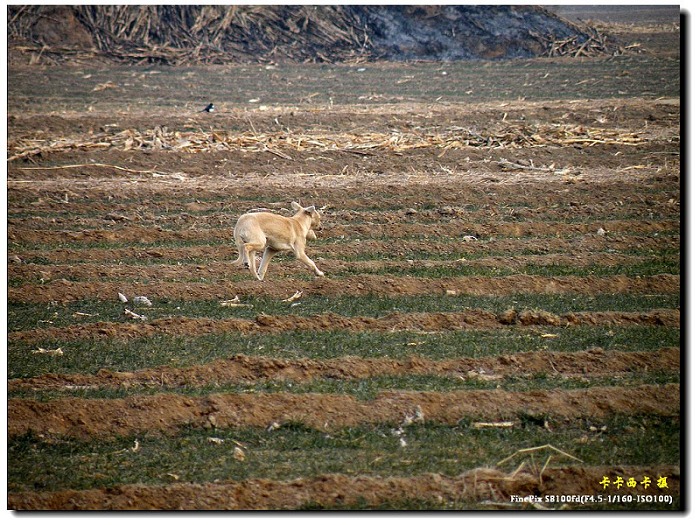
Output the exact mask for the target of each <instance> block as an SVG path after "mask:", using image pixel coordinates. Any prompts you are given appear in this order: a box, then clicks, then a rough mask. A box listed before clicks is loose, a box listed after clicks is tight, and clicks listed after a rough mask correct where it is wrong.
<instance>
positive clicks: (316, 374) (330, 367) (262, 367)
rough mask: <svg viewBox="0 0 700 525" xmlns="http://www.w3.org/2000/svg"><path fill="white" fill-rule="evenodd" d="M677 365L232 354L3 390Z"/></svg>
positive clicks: (567, 358) (587, 356) (605, 359)
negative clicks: (205, 361)
mask: <svg viewBox="0 0 700 525" xmlns="http://www.w3.org/2000/svg"><path fill="white" fill-rule="evenodd" d="M679 367H680V349H678V348H664V349H661V350H659V351H658V352H616V351H605V350H603V349H602V348H589V349H586V350H585V351H578V352H566V353H563V352H556V353H553V352H528V353H520V354H514V355H504V356H501V357H493V358H483V359H471V358H463V359H449V360H444V361H431V360H429V359H424V358H421V357H418V356H415V357H412V358H410V359H406V360H397V359H388V358H376V359H362V358H359V357H344V358H337V359H326V360H314V359H295V360H291V359H271V358H263V357H255V356H245V355H237V356H235V357H232V358H231V359H226V360H217V361H213V362H211V363H209V364H206V365H199V366H192V367H188V368H173V367H169V366H164V367H159V368H155V369H151V370H139V371H136V372H112V371H110V370H101V371H100V372H98V373H97V374H96V375H80V374H69V375H66V374H48V375H43V376H37V377H31V378H27V379H12V380H10V381H9V382H8V390H9V391H10V392H12V391H19V390H27V389H31V390H40V389H57V390H68V391H70V390H73V389H83V388H121V389H126V388H133V387H138V386H149V385H159V386H162V387H177V386H185V385H189V386H205V385H208V384H211V383H216V384H218V385H225V384H236V383H240V382H246V381H249V382H255V381H264V380H277V381H282V380H285V381H296V382H303V381H311V380H313V379H318V378H331V379H360V378H370V377H381V376H390V375H393V376H400V375H411V374H416V375H421V374H424V375H445V376H448V377H455V378H459V379H464V380H467V379H477V380H480V381H484V382H488V381H494V380H498V379H502V378H503V377H506V376H516V375H517V376H527V375H533V374H538V373H548V374H551V373H552V371H554V372H555V373H556V374H559V375H561V376H564V377H574V376H581V377H587V378H590V377H595V376H600V375H608V374H625V373H634V372H651V371H672V370H677V369H678V368H679Z"/></svg>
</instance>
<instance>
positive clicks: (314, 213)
mask: <svg viewBox="0 0 700 525" xmlns="http://www.w3.org/2000/svg"><path fill="white" fill-rule="evenodd" d="M292 209H293V210H294V211H295V212H296V214H297V215H298V214H300V213H303V214H305V215H308V216H309V217H311V227H312V228H318V227H319V226H320V225H321V214H320V213H319V211H318V210H317V209H316V206H309V207H307V208H304V207H302V206H301V204H299V203H298V202H293V203H292Z"/></svg>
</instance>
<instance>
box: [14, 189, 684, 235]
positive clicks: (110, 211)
mask: <svg viewBox="0 0 700 525" xmlns="http://www.w3.org/2000/svg"><path fill="white" fill-rule="evenodd" d="M569 197H570V196H569ZM581 197H583V199H585V200H589V199H590V197H589V196H585V195H582V196H581ZM583 199H581V200H583ZM324 200H325V199H324ZM333 202H335V201H333ZM416 206H418V209H417V208H416ZM679 206H680V202H679V196H678V195H675V198H669V196H668V194H662V195H661V196H648V197H639V198H638V199H637V200H635V201H633V202H629V201H627V202H623V201H620V200H618V201H612V202H601V201H600V199H598V200H596V201H594V202H588V203H584V202H580V201H579V200H571V198H569V199H564V200H562V201H561V202H552V203H543V202H542V201H539V202H538V203H537V204H535V203H533V204H532V206H526V205H525V203H523V202H521V201H518V202H517V204H516V203H513V204H511V203H508V202H503V201H500V202H493V203H483V202H482V203H480V204H464V203H463V202H459V203H455V204H446V203H445V201H442V202H441V203H436V204H435V205H434V206H428V207H426V205H425V204H423V205H422V206H419V205H418V204H415V203H414V204H413V205H410V206H406V207H405V208H403V209H401V208H398V207H397V204H396V203H393V205H392V208H391V209H385V210H382V211H376V209H374V208H372V209H360V210H358V209H351V210H344V209H343V208H344V206H343V205H342V204H341V203H335V204H334V207H337V208H338V210H335V209H333V210H326V211H324V213H323V222H324V223H327V224H330V225H335V224H354V223H357V224H362V223H366V224H373V225H386V224H397V223H403V222H407V221H408V222H416V223H425V224H430V223H431V222H437V223H444V222H445V221H448V220H450V219H461V220H468V221H470V222H478V223H492V222H494V221H495V220H497V219H499V218H500V219H501V220H509V219H510V220H513V219H517V220H520V221H525V220H527V221H529V222H556V221H561V222H563V221H572V222H573V221H576V220H577V219H578V220H580V219H581V217H588V218H589V220H590V219H596V218H597V219H598V220H601V221H606V220H645V219H648V218H649V214H650V212H652V213H653V214H654V217H655V220H673V219H677V218H678V217H679ZM99 208H100V205H99V204H97V203H90V204H89V205H88V204H86V205H82V206H76V205H73V206H71V207H70V210H68V209H60V210H58V209H57V210H54V211H53V212H51V210H45V211H41V212H40V210H38V209H31V208H30V207H29V206H27V209H23V207H22V206H16V205H15V206H13V208H12V211H11V213H10V217H9V219H8V221H7V224H8V227H9V228H11V229H13V230H14V229H17V230H49V231H51V230H59V229H65V228H66V227H69V228H71V229H76V228H80V229H83V230H101V229H112V228H113V227H115V226H122V227H123V226H126V225H138V226H139V227H149V228H160V229H168V230H170V229H178V228H183V227H185V228H186V227H192V228H194V227H197V228H199V229H203V228H221V227H222V226H226V225H229V226H231V227H232V226H233V224H235V222H236V219H237V218H238V217H239V216H240V215H241V214H242V213H244V212H247V211H250V210H267V211H272V212H274V213H279V214H281V215H292V214H293V212H292V211H291V208H290V206H289V204H287V205H286V207H279V206H274V207H272V206H265V205H263V204H260V203H254V202H252V201H251V202H249V203H247V204H241V203H237V205H236V208H235V209H231V205H224V204H223V203H215V204H213V203H198V202H192V203H186V204H183V203H173V204H170V205H168V204H167V203H158V206H155V205H151V206H150V207H148V208H145V207H144V206H143V205H142V204H135V205H120V206H115V205H110V206H109V208H106V209H105V210H104V211H103V212H102V213H100V210H99ZM166 210H168V211H166ZM615 210H619V213H620V215H622V218H621V219H613V218H612V217H610V215H611V214H612V213H614V212H615ZM27 213H33V214H34V215H33V216H32V217H31V219H29V220H28V219H27V218H26V217H14V216H13V215H14V214H27ZM37 213H44V214H46V215H45V216H38V215H37Z"/></svg>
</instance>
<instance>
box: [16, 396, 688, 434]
mask: <svg viewBox="0 0 700 525" xmlns="http://www.w3.org/2000/svg"><path fill="white" fill-rule="evenodd" d="M417 407H420V411H421V412H422V414H423V417H424V419H425V420H426V421H434V422H437V423H444V424H453V425H454V424H457V423H458V422H459V421H460V420H461V419H463V418H465V417H483V418H488V419H489V420H499V419H501V418H511V417H516V416H517V415H518V414H522V413H527V414H537V415H541V414H546V415H547V416H548V417H551V418H572V419H575V418H582V417H592V418H603V417H608V416H611V415H613V414H624V415H639V414H646V415H650V414H655V415H660V416H674V415H678V414H679V411H680V386H679V385H677V384H668V385H660V386H656V385H642V386H638V387H592V388H587V389H583V390H565V391H560V390H557V391H550V390H541V391H529V392H508V391H504V390H502V389H492V390H469V391H454V392H407V391H403V392H390V391H387V392H383V393H380V394H379V396H378V397H377V398H376V399H374V400H372V401H369V402H361V401H358V400H357V399H356V398H354V397H352V396H347V395H333V394H288V393H278V394H212V395H208V396H204V397H193V396H181V395H174V394H158V395H152V396H133V397H128V398H122V399H82V398H61V399H54V400H50V401H46V402H41V401H36V400H32V399H18V398H11V399H9V400H8V417H7V419H8V429H7V430H8V435H9V436H10V437H12V436H18V435H23V434H25V433H27V432H34V433H35V434H54V435H70V436H72V437H75V438H82V439H89V438H93V437H101V438H109V437H113V436H116V435H121V436H128V435H132V434H138V433H142V432H145V433H151V432H156V433H158V432H166V433H167V432H176V431H177V430H178V429H179V428H180V427H182V426H184V425H187V426H190V427H207V428H210V427H221V428H227V427H239V426H253V427H268V426H269V425H271V424H272V423H278V424H282V423H285V422H291V421H294V422H297V423H302V424H304V425H307V426H309V427H311V428H314V429H318V430H323V429H338V428H344V427H352V426H357V425H363V424H368V425H372V424H385V423H390V424H400V423H401V422H402V421H403V420H404V418H405V417H406V415H407V414H414V413H415V412H416V411H417Z"/></svg>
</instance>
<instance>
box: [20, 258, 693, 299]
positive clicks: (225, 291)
mask: <svg viewBox="0 0 700 525" xmlns="http://www.w3.org/2000/svg"><path fill="white" fill-rule="evenodd" d="M320 266H321V267H322V263H321V264H320ZM299 271H300V272H304V271H305V270H304V269H303V268H301V269H300V270H299ZM302 275H303V274H302ZM680 282H681V278H680V275H671V274H659V275H653V276H648V277H640V276H637V277H631V276H625V275H617V276H611V277H571V276H566V277H543V276H535V275H512V276H507V277H450V278H440V279H430V278H420V277H403V276H386V275H373V274H365V275H357V276H345V277H343V279H333V278H326V277H324V278H320V279H314V280H313V281H307V280H301V279H294V278H284V279H274V280H273V279H269V280H265V281H262V282H260V281H256V280H254V279H253V278H252V277H251V279H250V280H241V281H236V282H231V281H223V280H219V281H217V282H213V283H194V282H193V283H182V282H173V283H169V282H160V283H109V282H91V283H80V282H71V281H68V280H66V279H57V280H55V281H52V282H50V283H47V284H26V285H23V286H16V287H12V288H9V289H8V291H7V296H8V299H9V300H10V301H22V302H28V303H48V302H51V301H58V302H62V303H68V302H71V301H79V300H114V299H115V298H116V296H117V293H118V292H121V293H123V294H125V295H126V296H127V297H133V296H136V295H146V296H148V297H149V298H151V299H166V298H167V299H173V300H189V301H195V300H214V299H217V300H227V299H232V298H233V297H234V296H236V295H239V296H247V295H251V296H266V297H272V298H279V299H284V298H287V297H289V296H291V295H292V294H293V293H295V292H296V291H297V290H302V291H303V293H304V294H305V295H306V296H308V295H320V296H330V297H333V296H340V295H342V296H352V297H361V296H364V295H386V296H391V297H395V296H400V295H401V296H411V295H435V294H440V295H444V294H452V295H459V294H464V295H509V294H516V293H527V294H566V293H577V294H589V295H596V294H602V293H605V294H611V293H630V294H636V293H647V294H675V293H678V290H680Z"/></svg>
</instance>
